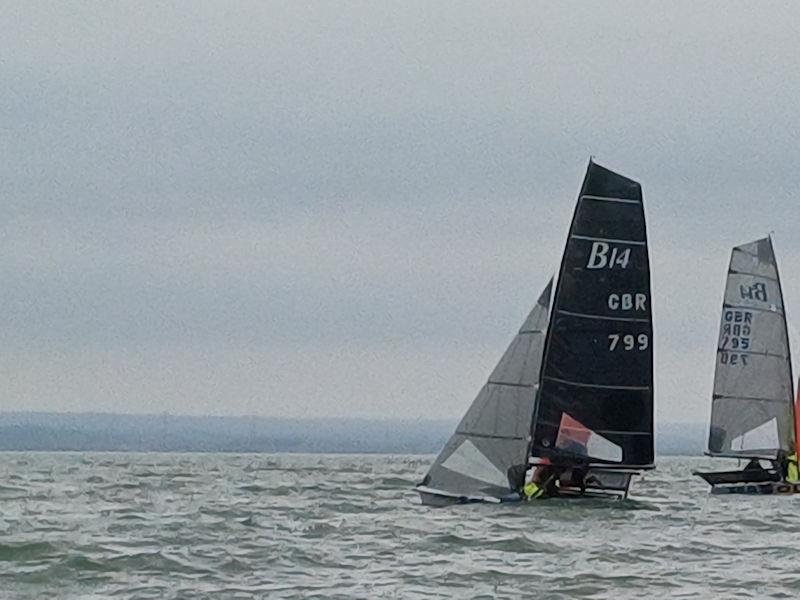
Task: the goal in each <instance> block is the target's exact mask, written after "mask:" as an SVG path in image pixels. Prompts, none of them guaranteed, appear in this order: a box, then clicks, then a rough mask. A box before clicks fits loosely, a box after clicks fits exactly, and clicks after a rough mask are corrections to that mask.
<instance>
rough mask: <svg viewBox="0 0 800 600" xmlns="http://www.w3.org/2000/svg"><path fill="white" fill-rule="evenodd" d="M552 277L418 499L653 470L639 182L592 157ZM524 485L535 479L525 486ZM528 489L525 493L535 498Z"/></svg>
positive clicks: (591, 483) (590, 488)
mask: <svg viewBox="0 0 800 600" xmlns="http://www.w3.org/2000/svg"><path fill="white" fill-rule="evenodd" d="M551 288H552V281H551V282H550V283H549V284H548V285H547V287H546V288H545V290H544V291H543V292H542V294H541V296H540V298H539V301H538V302H537V303H536V305H535V306H534V308H533V310H532V311H531V313H530V315H529V316H528V318H527V319H526V320H525V322H524V323H523V325H522V327H521V328H520V330H519V332H518V333H517V336H516V337H515V338H514V340H513V341H512V342H511V345H510V346H509V347H508V349H507V350H506V352H505V354H504V355H503V357H502V359H501V360H500V362H499V363H498V364H497V366H496V367H495V369H494V371H493V372H492V374H491V375H490V376H489V379H488V381H487V382H486V384H485V385H484V386H483V388H482V389H481V391H480V392H479V393H478V396H477V398H476V399H475V400H474V402H473V403H472V405H471V406H470V408H469V410H468V411H467V412H466V414H465V415H464V417H463V418H462V420H461V422H460V423H459V425H458V427H457V428H456V431H455V433H454V434H453V436H452V437H451V438H450V439H449V441H448V442H447V444H446V445H445V447H444V449H443V450H442V451H441V452H440V453H439V456H438V457H437V458H436V460H435V461H434V463H433V465H432V466H431V468H430V470H429V471H428V473H427V474H426V475H425V478H424V479H423V481H422V482H421V483H420V484H419V485H418V486H417V487H416V491H417V492H418V493H419V494H420V497H421V499H422V503H423V504H428V505H435V506H444V505H449V504H457V503H469V502H495V503H500V502H511V501H519V500H521V499H522V498H523V497H525V494H522V493H521V492H522V491H523V488H526V489H527V488H529V487H530V485H531V480H532V482H533V483H535V486H534V488H535V489H537V490H538V491H537V493H536V496H540V495H556V494H557V495H559V496H567V497H574V496H585V495H602V496H607V495H613V496H617V497H623V496H627V493H628V489H629V486H630V482H631V478H632V476H633V475H635V474H637V473H639V472H640V471H642V470H644V469H651V468H653V456H654V453H653V343H652V340H653V335H652V334H653V327H652V318H651V314H652V313H651V305H650V304H651V303H650V300H651V295H650V266H649V257H648V246H647V233H646V227H645V216H644V208H643V204H642V192H641V186H640V185H639V184H638V183H637V182H636V181H633V180H631V179H628V178H626V177H623V176H621V175H619V174H617V173H614V172H613V171H610V170H608V169H605V168H603V167H601V166H599V165H597V164H595V163H594V162H592V161H590V162H589V166H588V168H587V171H586V176H585V178H584V181H583V186H582V187H581V191H580V195H579V196H578V202H577V206H576V208H575V213H574V215H573V219H572V224H571V226H570V231H569V236H568V238H567V244H566V248H565V250H564V254H563V258H562V262H561V269H560V271H559V276H558V281H557V285H556V288H555V294H554V296H553V301H552V310H550V305H551V301H550V295H551ZM526 473H527V481H528V482H529V484H528V486H526V485H525V482H526ZM528 497H530V494H528Z"/></svg>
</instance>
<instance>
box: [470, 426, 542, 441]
mask: <svg viewBox="0 0 800 600" xmlns="http://www.w3.org/2000/svg"><path fill="white" fill-rule="evenodd" d="M456 433H457V434H458V435H468V436H469V437H473V438H484V439H487V440H526V439H528V438H526V437H523V436H519V435H514V436H511V435H492V434H491V433H475V432H472V431H460V430H458V429H457V430H456Z"/></svg>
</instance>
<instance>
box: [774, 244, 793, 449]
mask: <svg viewBox="0 0 800 600" xmlns="http://www.w3.org/2000/svg"><path fill="white" fill-rule="evenodd" d="M767 239H768V240H769V249H770V251H771V252H772V256H773V258H774V259H775V278H776V279H777V280H778V291H779V293H780V295H781V306H782V307H783V333H784V335H785V336H786V360H787V361H788V363H789V365H788V366H789V386H790V390H791V393H790V395H789V398H790V400H789V405H790V406H791V414H792V423H796V422H797V414H796V412H797V407H796V406H795V402H793V401H792V400H793V399H794V373H793V371H792V344H791V343H790V340H789V323H788V321H787V319H786V303H785V302H784V300H783V285H782V284H781V272H780V269H779V268H778V258H777V257H776V256H775V245H774V244H773V243H772V233H770V234H769V235H768V236H767ZM793 432H794V443H793V444H791V445H792V446H793V447H796V445H797V428H796V427H794V428H793Z"/></svg>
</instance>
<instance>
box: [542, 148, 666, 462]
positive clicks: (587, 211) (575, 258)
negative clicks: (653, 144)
mask: <svg viewBox="0 0 800 600" xmlns="http://www.w3.org/2000/svg"><path fill="white" fill-rule="evenodd" d="M650 300H651V294H650V269H649V257H648V249H647V232H646V225H645V217H644V210H643V205H642V193H641V186H640V185H639V184H638V183H637V182H636V181H633V180H631V179H628V178H626V177H623V176H622V175H619V174H617V173H614V172H613V171H610V170H608V169H605V168H604V167H601V166H599V165H597V164H596V163H594V161H592V160H590V161H589V165H588V167H587V170H586V176H585V178H584V181H583V184H582V186H581V190H580V195H579V197H578V201H577V203H576V207H575V211H574V213H573V217H572V222H571V224H570V230H569V236H568V238H567V242H566V245H565V248H564V254H563V258H562V262H561V268H560V270H559V276H558V280H557V285H556V291H555V296H554V299H553V305H552V310H551V314H550V323H549V326H548V329H547V336H546V341H545V347H544V356H543V361H542V368H541V372H540V376H539V389H538V393H537V398H536V403H535V408H534V414H533V418H532V422H531V455H532V456H535V457H538V458H541V459H549V460H550V461H551V462H560V463H563V464H574V463H575V462H582V463H588V464H591V465H602V466H604V467H619V468H651V467H652V466H653V458H654V452H653V367H652V364H653V353H652V318H651V306H650V304H651V302H650Z"/></svg>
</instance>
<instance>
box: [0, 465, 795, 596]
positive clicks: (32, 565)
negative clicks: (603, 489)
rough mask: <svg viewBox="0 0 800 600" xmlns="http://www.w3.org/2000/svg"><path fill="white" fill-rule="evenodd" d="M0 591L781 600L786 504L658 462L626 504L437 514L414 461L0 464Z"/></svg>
mask: <svg viewBox="0 0 800 600" xmlns="http://www.w3.org/2000/svg"><path fill="white" fill-rule="evenodd" d="M0 459H1V460H0V598H2V599H3V600H5V599H17V598H36V599H39V598H92V599H101V598H103V599H104V598H126V599H133V598H136V599H146V598H158V599H162V598H185V599H190V598H191V599H197V598H224V599H228V598H244V599H248V598H306V597H307V598H332V597H340V598H428V597H431V596H433V597H454V598H479V597H483V598H494V597H508V598H514V597H516V598H519V597H536V598H553V599H555V598H620V599H621V598H641V597H645V596H649V597H650V598H697V597H701V598H734V597H735V598H767V597H772V598H790V597H794V596H795V595H796V594H797V593H798V591H800V568H798V566H797V565H798V558H797V557H798V553H800V519H798V517H797V515H798V512H800V497H766V496H765V497H756V496H740V497H730V498H725V497H716V496H715V497H710V496H709V495H708V493H707V489H706V486H705V484H704V483H703V482H702V481H699V480H695V478H692V477H691V476H690V475H689V473H690V471H691V470H692V469H693V468H697V467H699V466H702V465H704V464H706V465H707V464H710V463H709V461H707V460H699V459H669V458H666V459H662V460H660V461H659V468H658V470H657V471H655V472H653V473H648V474H647V475H645V476H644V477H643V478H642V479H640V480H638V481H637V484H636V487H635V492H634V495H635V496H636V497H637V498H638V499H639V500H638V501H629V502H617V503H613V502H612V503H609V502H604V501H596V500H592V501H588V500H587V501H566V500H548V501H544V502H540V503H532V504H522V505H504V506H500V507H498V506H481V505H469V506H460V507H453V508H447V509H431V508H425V507H422V506H420V505H419V504H418V501H417V499H416V495H415V494H413V493H412V492H411V491H410V487H411V486H412V485H413V484H414V483H415V482H416V481H418V480H419V478H420V477H421V476H422V474H423V473H424V471H425V469H426V467H427V465H428V462H429V460H430V459H429V458H428V457H404V456H363V455H361V456H356V455H350V456H311V455H208V454H194V455H175V454H173V455H167V454H19V453H8V454H1V455H0Z"/></svg>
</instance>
